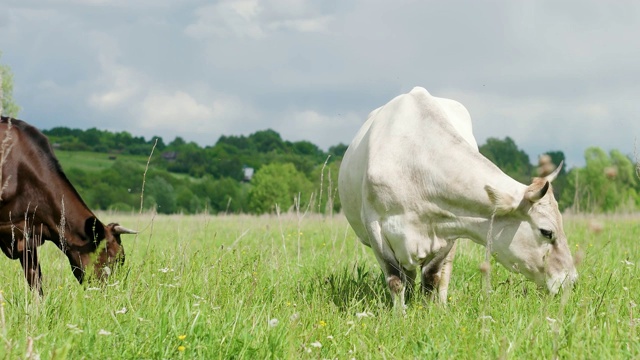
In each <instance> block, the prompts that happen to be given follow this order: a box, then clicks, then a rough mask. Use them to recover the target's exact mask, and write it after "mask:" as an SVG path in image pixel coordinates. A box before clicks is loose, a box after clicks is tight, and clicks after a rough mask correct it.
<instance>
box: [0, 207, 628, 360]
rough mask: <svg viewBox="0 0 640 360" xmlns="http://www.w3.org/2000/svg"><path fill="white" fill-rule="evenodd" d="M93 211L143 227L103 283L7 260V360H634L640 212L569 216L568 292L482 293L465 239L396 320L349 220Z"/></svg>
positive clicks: (62, 268) (2, 261)
mask: <svg viewBox="0 0 640 360" xmlns="http://www.w3.org/2000/svg"><path fill="white" fill-rule="evenodd" d="M99 217H100V218H101V220H103V221H104V222H105V223H106V222H111V221H114V222H119V223H120V224H122V225H124V226H127V227H131V228H137V229H139V230H141V233H140V234H139V235H137V236H133V235H132V236H129V237H127V238H126V239H123V241H124V246H125V249H126V253H127V259H126V264H125V266H124V267H123V268H120V269H119V270H118V271H117V272H116V273H115V274H114V275H113V276H112V277H111V278H109V280H108V281H107V282H106V283H105V284H96V283H89V284H86V285H82V286H81V285H78V284H77V282H76V280H75V279H74V278H73V276H72V274H71V271H70V269H69V264H68V262H67V260H66V258H65V257H64V256H63V255H62V253H61V252H60V251H58V250H57V249H56V248H55V247H54V246H53V245H52V244H46V245H44V246H43V247H42V248H41V263H42V270H43V276H44V282H43V287H44V292H45V296H44V297H43V298H42V299H40V298H39V297H38V296H36V295H35V294H33V293H32V292H30V291H29V290H28V289H27V286H26V282H25V280H24V278H23V275H22V271H21V269H20V265H19V262H18V261H10V260H8V259H7V258H6V257H4V256H0V267H1V268H2V271H1V272H0V291H1V292H2V298H3V300H2V303H1V307H0V310H1V312H2V314H0V315H2V318H0V339H1V342H0V359H18V358H22V359H24V358H31V359H36V358H38V357H39V358H40V359H182V358H184V359H242V358H247V359H265V358H278V359H301V358H302V359H305V358H311V359H316V358H317V359H352V358H353V359H436V358H437V359H495V358H501V359H551V358H570V359H637V358H640V329H639V328H640V308H638V307H636V304H640V271H639V270H638V267H640V262H639V261H638V260H639V255H640V218H639V217H631V216H629V217H618V218H616V217H599V218H590V217H589V218H588V217H578V216H573V217H566V218H565V228H566V232H567V234H568V236H569V241H570V243H571V247H572V249H573V250H574V253H576V252H577V253H580V254H581V257H582V260H581V263H580V265H579V267H578V271H579V273H580V278H579V282H578V284H577V286H576V287H575V289H574V291H573V292H571V293H569V294H568V296H566V295H565V296H558V297H549V296H547V295H544V294H541V293H539V292H538V291H536V289H535V286H534V285H533V284H531V283H529V282H526V281H525V280H524V278H523V277H521V276H520V275H517V274H511V273H508V272H507V271H506V270H505V269H504V268H502V267H500V266H499V265H496V266H493V267H492V270H491V283H492V292H490V293H488V292H487V291H486V289H485V288H484V286H483V283H484V282H483V278H482V275H481V273H480V271H479V265H480V263H481V262H482V261H483V259H484V249H483V248H481V247H480V246H477V245H475V244H473V243H471V242H469V241H466V240H464V241H461V243H460V245H459V247H458V253H457V257H456V260H455V264H454V271H453V276H452V281H451V285H450V291H449V295H450V297H449V306H448V307H443V306H439V305H435V304H431V303H429V302H428V301H427V299H426V297H424V296H421V295H417V296H414V298H412V300H411V301H410V303H409V307H408V309H407V314H406V316H404V317H403V316H397V315H396V314H395V313H394V312H393V311H392V309H391V300H390V296H389V295H388V291H387V290H386V286H385V284H384V282H383V279H382V276H381V271H380V269H379V267H378V265H377V263H376V261H375V259H374V257H373V254H372V253H371V250H370V249H368V248H366V247H364V246H362V245H361V244H360V243H359V242H358V241H357V240H356V238H355V235H354V233H353V232H352V230H351V229H350V228H349V227H348V224H347V222H346V220H345V219H344V217H343V216H342V215H336V216H334V217H320V216H319V215H311V214H309V215H307V216H304V217H302V216H298V215H296V214H295V213H294V214H284V215H281V216H261V217H255V216H248V215H233V216H208V215H198V216H180V215H174V216H160V215H153V214H142V215H138V214H117V213H102V214H100V215H99ZM596 222H597V223H596ZM600 228H601V231H597V230H600Z"/></svg>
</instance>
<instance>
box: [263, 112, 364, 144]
mask: <svg viewBox="0 0 640 360" xmlns="http://www.w3.org/2000/svg"><path fill="white" fill-rule="evenodd" d="M365 117H366V115H361V114H357V113H355V112H347V113H336V114H323V113H320V112H318V111H317V110H291V111H289V112H287V113H285V114H283V115H282V116H281V119H282V120H281V121H280V123H279V124H278V126H277V127H276V128H275V130H276V131H278V132H279V133H280V135H281V136H282V138H284V139H287V140H291V141H300V140H307V141H311V142H312V143H314V144H316V145H318V146H320V147H321V148H324V149H325V150H326V149H328V148H329V147H330V146H333V145H337V144H338V143H340V142H343V143H347V144H348V143H350V142H351V139H352V138H353V137H354V136H355V135H356V132H357V130H358V129H359V128H360V126H362V124H363V123H364V121H365V120H366V119H365Z"/></svg>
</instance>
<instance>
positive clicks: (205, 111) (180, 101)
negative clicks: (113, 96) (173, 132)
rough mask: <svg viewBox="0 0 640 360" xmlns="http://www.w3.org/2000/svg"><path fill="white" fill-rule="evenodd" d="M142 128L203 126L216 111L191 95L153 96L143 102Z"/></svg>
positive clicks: (176, 93) (180, 92)
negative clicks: (186, 125)
mask: <svg viewBox="0 0 640 360" xmlns="http://www.w3.org/2000/svg"><path fill="white" fill-rule="evenodd" d="M141 110H142V114H141V115H142V116H141V121H140V123H139V125H140V127H142V128H146V129H154V128H171V127H176V128H177V127H180V126H181V125H185V124H194V123H196V124H198V123H199V124H201V123H202V122H204V121H206V120H208V119H210V118H211V117H212V116H213V114H214V110H213V108H211V107H208V106H206V105H203V104H200V103H198V102H197V101H196V100H195V99H194V98H193V97H191V96H190V95H189V94H187V93H185V92H182V91H176V92H174V93H172V94H152V95H149V96H147V97H146V98H145V99H144V101H143V102H142V109H141Z"/></svg>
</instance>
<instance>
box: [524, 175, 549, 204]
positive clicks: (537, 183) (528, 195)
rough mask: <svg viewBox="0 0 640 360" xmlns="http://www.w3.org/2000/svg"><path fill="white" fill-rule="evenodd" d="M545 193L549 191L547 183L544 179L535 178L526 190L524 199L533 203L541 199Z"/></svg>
mask: <svg viewBox="0 0 640 360" xmlns="http://www.w3.org/2000/svg"><path fill="white" fill-rule="evenodd" d="M547 191H549V182H548V181H547V180H545V179H540V178H537V179H535V180H534V181H533V184H531V185H529V187H528V188H527V191H526V192H525V193H524V198H525V199H526V200H529V201H530V202H532V203H534V202H537V201H538V200H540V199H542V198H543V197H544V196H545V195H546V194H547Z"/></svg>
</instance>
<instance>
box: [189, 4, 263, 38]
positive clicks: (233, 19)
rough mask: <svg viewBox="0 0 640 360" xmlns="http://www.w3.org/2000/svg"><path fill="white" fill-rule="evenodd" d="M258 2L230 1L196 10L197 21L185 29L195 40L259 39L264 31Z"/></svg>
mask: <svg viewBox="0 0 640 360" xmlns="http://www.w3.org/2000/svg"><path fill="white" fill-rule="evenodd" d="M259 12H260V7H259V5H258V1H257V0H230V1H223V2H220V3H218V4H215V5H208V6H204V7H201V8H199V9H197V10H196V17H197V20H196V22H195V23H193V24H190V25H188V26H187V28H186V29H185V33H186V34H187V35H189V36H192V37H194V38H198V39H201V38H207V37H211V36H213V37H248V38H254V39H258V38H261V37H263V36H264V35H265V34H264V31H263V30H262V28H261V26H260V24H259V23H258V19H257V15H258V13H259Z"/></svg>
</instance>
